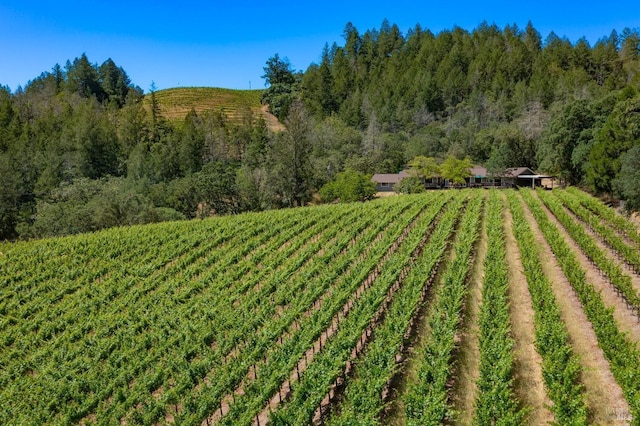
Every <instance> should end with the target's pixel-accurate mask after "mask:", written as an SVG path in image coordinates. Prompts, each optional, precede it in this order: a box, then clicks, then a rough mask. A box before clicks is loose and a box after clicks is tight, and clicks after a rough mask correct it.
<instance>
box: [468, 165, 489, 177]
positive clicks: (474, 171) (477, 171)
mask: <svg viewBox="0 0 640 426" xmlns="http://www.w3.org/2000/svg"><path fill="white" fill-rule="evenodd" d="M469 173H471V176H472V177H477V178H483V177H487V169H486V168H485V167H482V166H473V167H471V168H470V169H469Z"/></svg>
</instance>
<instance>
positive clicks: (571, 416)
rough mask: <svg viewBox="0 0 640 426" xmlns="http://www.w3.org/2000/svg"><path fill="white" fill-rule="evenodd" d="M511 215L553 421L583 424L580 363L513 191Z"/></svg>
mask: <svg viewBox="0 0 640 426" xmlns="http://www.w3.org/2000/svg"><path fill="white" fill-rule="evenodd" d="M507 199H508V202H509V209H510V211H511V214H512V216H513V230H514V235H515V238H516V241H517V242H518V248H519V249H520V253H521V254H522V255H521V259H522V266H523V269H524V274H525V276H526V278H527V283H528V286H529V292H530V294H531V299H532V301H533V309H534V312H535V314H534V321H535V338H536V340H535V344H536V348H537V350H538V353H539V354H540V356H541V358H542V377H543V380H544V383H545V387H546V390H547V395H548V396H549V399H551V401H553V406H552V407H551V409H552V411H553V415H554V418H555V421H556V422H557V423H558V424H573V425H586V424H587V406H586V403H585V395H584V387H583V386H582V385H581V384H580V371H581V367H580V361H579V359H578V357H577V356H576V355H575V354H574V353H573V350H572V349H571V344H570V342H569V335H568V334H567V331H566V330H565V327H564V323H563V321H562V318H561V316H560V307H559V305H558V303H557V301H556V298H555V296H554V293H553V289H552V288H551V283H550V282H549V279H548V278H547V277H546V275H545V273H544V270H543V266H542V262H541V260H540V254H541V253H540V248H539V246H538V244H537V243H536V241H535V239H534V235H533V232H532V231H531V228H530V227H529V224H528V222H527V220H526V219H525V216H524V210H523V207H522V202H521V201H520V199H519V197H518V196H517V195H516V193H515V192H513V191H509V192H507Z"/></svg>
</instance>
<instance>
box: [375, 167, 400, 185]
mask: <svg viewBox="0 0 640 426" xmlns="http://www.w3.org/2000/svg"><path fill="white" fill-rule="evenodd" d="M407 176H409V173H407V171H406V170H403V171H401V172H400V173H376V174H375V175H373V176H372V177H371V181H373V182H376V183H394V184H395V183H398V182H400V181H401V180H402V179H403V178H406V177H407Z"/></svg>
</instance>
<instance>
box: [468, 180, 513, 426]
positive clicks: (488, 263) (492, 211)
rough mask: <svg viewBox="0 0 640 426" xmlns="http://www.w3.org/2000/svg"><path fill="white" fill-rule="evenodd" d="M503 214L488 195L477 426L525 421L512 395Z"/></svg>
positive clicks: (498, 197) (494, 195) (499, 202)
mask: <svg viewBox="0 0 640 426" xmlns="http://www.w3.org/2000/svg"><path fill="white" fill-rule="evenodd" d="M503 210H504V203H503V201H502V198H501V194H500V193H498V192H497V191H495V190H494V191H491V192H490V196H489V201H488V203H487V208H486V211H487V218H486V221H487V255H486V257H485V259H484V271H485V275H484V280H483V284H482V306H481V308H480V317H479V331H480V336H479V338H478V340H479V346H480V367H479V369H480V377H479V379H478V383H477V384H478V395H477V397H476V411H475V418H474V423H475V424H478V425H488V424H513V425H515V424H520V423H522V420H523V418H524V411H523V410H521V409H519V407H518V404H519V403H518V400H517V399H516V397H515V394H514V391H513V363H514V359H513V358H514V357H513V352H512V351H513V346H514V340H513V338H512V337H511V322H510V315H509V295H508V293H509V273H508V270H507V259H506V247H505V244H506V243H505V232H504V229H503V226H502V224H503V222H504V220H503Z"/></svg>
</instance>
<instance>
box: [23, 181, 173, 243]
mask: <svg viewBox="0 0 640 426" xmlns="http://www.w3.org/2000/svg"><path fill="white" fill-rule="evenodd" d="M167 219H170V220H179V219H184V216H183V215H181V214H179V213H178V212H176V211H171V210H167V209H162V210H160V209H157V208H156V207H154V206H153V204H152V203H151V201H150V200H149V198H147V197H145V196H144V195H142V194H139V193H138V192H137V191H136V190H135V189H134V188H132V187H131V185H130V184H129V183H128V182H127V181H126V180H124V179H122V178H108V179H103V180H93V179H87V178H81V179H77V180H75V181H73V182H71V183H69V184H64V185H62V186H60V187H59V188H57V189H56V190H54V191H52V192H51V195H50V197H49V199H48V200H46V201H44V200H43V201H38V203H37V205H36V213H35V220H34V222H33V225H32V226H31V227H29V229H28V231H26V232H23V234H24V235H28V236H31V237H46V236H56V235H68V234H75V233H80V232H89V231H95V230H98V229H102V228H108V227H114V226H123V225H134V224H139V223H150V222H158V221H161V220H167Z"/></svg>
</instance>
